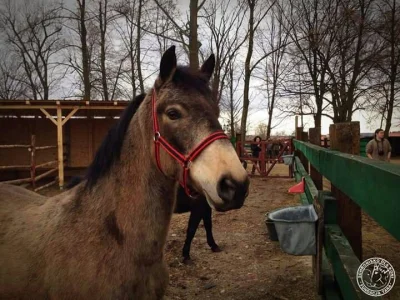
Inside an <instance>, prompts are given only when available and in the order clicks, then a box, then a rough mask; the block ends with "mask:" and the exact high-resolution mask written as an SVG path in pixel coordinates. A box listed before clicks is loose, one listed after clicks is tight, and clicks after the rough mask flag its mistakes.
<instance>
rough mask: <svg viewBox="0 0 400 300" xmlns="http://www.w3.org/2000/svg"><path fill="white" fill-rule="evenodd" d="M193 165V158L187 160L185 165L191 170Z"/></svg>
mask: <svg viewBox="0 0 400 300" xmlns="http://www.w3.org/2000/svg"><path fill="white" fill-rule="evenodd" d="M191 166H192V161H191V160H189V161H187V162H185V165H184V167H185V169H187V170H189V169H190V167H191Z"/></svg>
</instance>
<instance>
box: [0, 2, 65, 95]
mask: <svg viewBox="0 0 400 300" xmlns="http://www.w3.org/2000/svg"><path fill="white" fill-rule="evenodd" d="M19 4H21V3H16V2H13V1H11V0H7V2H6V3H4V5H3V6H2V7H1V8H0V27H1V28H3V34H4V35H5V36H6V42H7V43H8V44H9V45H10V46H11V47H12V51H13V52H14V53H15V55H16V56H15V57H19V61H20V62H22V66H23V68H24V70H25V74H26V76H24V77H23V78H21V79H20V80H21V81H24V83H25V84H26V85H28V86H29V89H30V93H31V96H30V97H32V98H33V99H45V100H47V99H49V94H50V90H51V88H52V87H53V86H54V84H55V82H56V81H57V79H58V78H55V76H51V74H54V68H55V65H54V64H52V63H53V61H52V59H53V57H54V56H55V55H56V54H57V53H58V52H59V51H60V49H61V44H60V37H61V30H62V26H61V21H60V13H61V9H62V7H61V6H60V5H59V4H54V5H52V4H50V3H47V2H45V1H43V2H37V3H23V5H19Z"/></svg>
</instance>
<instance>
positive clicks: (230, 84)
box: [229, 67, 236, 137]
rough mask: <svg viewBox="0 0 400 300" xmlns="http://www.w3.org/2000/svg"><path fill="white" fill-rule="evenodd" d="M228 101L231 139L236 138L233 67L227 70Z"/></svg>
mask: <svg viewBox="0 0 400 300" xmlns="http://www.w3.org/2000/svg"><path fill="white" fill-rule="evenodd" d="M229 100H230V118H229V121H230V123H231V137H233V136H236V131H235V116H234V100H233V67H231V68H230V70H229Z"/></svg>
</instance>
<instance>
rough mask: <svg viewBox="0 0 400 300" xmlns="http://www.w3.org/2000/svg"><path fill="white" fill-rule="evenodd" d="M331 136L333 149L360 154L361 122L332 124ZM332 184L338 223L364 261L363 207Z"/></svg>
mask: <svg viewBox="0 0 400 300" xmlns="http://www.w3.org/2000/svg"><path fill="white" fill-rule="evenodd" d="M329 137H330V147H331V149H332V150H337V151H340V152H344V153H349V154H354V155H359V154H360V122H347V123H338V124H332V125H331V126H330V127H329ZM342 171H343V172H345V170H342ZM331 186H332V188H331V189H332V193H333V195H334V196H335V198H336V200H337V205H338V213H337V218H338V224H339V226H340V227H341V229H342V231H343V234H344V235H345V236H346V238H347V239H348V241H349V243H350V245H351V247H352V248H353V251H354V253H355V255H356V256H357V257H358V259H359V260H360V261H362V236H361V226H362V224H361V208H360V207H359V206H358V205H357V204H356V203H355V202H353V201H352V200H351V199H350V198H349V197H348V196H347V195H345V194H344V193H342V192H341V191H340V190H339V189H337V188H336V187H335V186H334V185H333V184H331Z"/></svg>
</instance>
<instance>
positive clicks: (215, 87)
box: [201, 0, 247, 103]
mask: <svg viewBox="0 0 400 300" xmlns="http://www.w3.org/2000/svg"><path fill="white" fill-rule="evenodd" d="M246 10H247V5H246V4H245V3H244V2H242V1H238V2H237V3H236V4H234V1H232V0H222V1H218V0H210V1H207V2H206V4H205V5H204V6H203V9H202V11H201V14H202V15H203V19H204V22H205V24H206V26H207V32H206V34H207V36H209V37H210V46H211V52H212V53H214V54H215V68H214V75H213V80H212V91H213V99H214V101H215V102H216V103H219V102H220V99H221V95H222V91H223V88H224V86H223V84H224V81H225V78H226V76H228V73H227V72H224V71H227V70H228V69H229V68H226V66H228V65H229V64H230V63H231V62H232V61H233V60H234V58H235V57H236V54H237V52H238V51H239V49H240V48H241V47H242V45H243V44H244V43H245V41H246V34H243V32H242V31H243V23H244V16H245V14H246Z"/></svg>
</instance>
